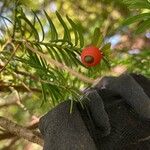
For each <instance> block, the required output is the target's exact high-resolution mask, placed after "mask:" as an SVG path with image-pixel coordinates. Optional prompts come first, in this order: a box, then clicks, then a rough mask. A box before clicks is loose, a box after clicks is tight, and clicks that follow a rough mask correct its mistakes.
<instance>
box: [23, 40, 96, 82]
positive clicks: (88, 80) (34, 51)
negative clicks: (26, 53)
mask: <svg viewBox="0 0 150 150" xmlns="http://www.w3.org/2000/svg"><path fill="white" fill-rule="evenodd" d="M25 46H26V47H27V48H28V49H29V50H31V51H32V52H33V53H36V54H38V55H39V56H40V57H41V58H43V59H45V60H46V61H47V63H48V64H53V65H54V66H56V67H58V68H60V69H63V70H66V71H68V72H69V73H70V74H72V75H73V76H75V77H77V78H79V79H80V80H81V81H84V82H86V83H90V84H93V82H94V79H91V78H88V77H86V76H84V75H83V74H81V73H79V72H76V71H75V70H73V69H71V68H69V67H68V66H66V65H64V64H62V63H60V62H58V61H56V60H54V59H52V58H50V57H48V56H47V55H46V54H43V53H41V52H39V51H38V50H37V49H35V48H33V47H31V46H30V45H29V44H28V43H27V42H25Z"/></svg>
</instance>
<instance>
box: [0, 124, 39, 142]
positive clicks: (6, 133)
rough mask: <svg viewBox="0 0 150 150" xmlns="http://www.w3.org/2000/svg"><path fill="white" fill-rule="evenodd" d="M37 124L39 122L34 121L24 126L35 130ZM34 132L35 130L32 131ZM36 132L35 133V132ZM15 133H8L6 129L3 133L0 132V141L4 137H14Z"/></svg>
mask: <svg viewBox="0 0 150 150" xmlns="http://www.w3.org/2000/svg"><path fill="white" fill-rule="evenodd" d="M38 124H39V122H36V123H34V124H32V125H30V126H27V127H25V128H27V129H29V130H35V129H37V128H38ZM34 133H35V132H34ZM36 134H37V133H36ZM38 135H39V133H38ZM15 136H16V135H14V134H12V133H10V132H8V131H5V130H4V131H3V133H1V134H0V141H1V140H5V139H10V138H13V137H15Z"/></svg>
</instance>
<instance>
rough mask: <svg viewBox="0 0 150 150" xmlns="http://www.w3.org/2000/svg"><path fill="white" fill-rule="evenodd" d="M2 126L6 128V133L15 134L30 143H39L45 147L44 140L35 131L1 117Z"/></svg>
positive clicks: (0, 124) (0, 123)
mask: <svg viewBox="0 0 150 150" xmlns="http://www.w3.org/2000/svg"><path fill="white" fill-rule="evenodd" d="M0 126H1V127H2V128H4V129H5V130H6V131H8V132H10V133H11V134H14V135H16V136H18V137H20V138H24V139H26V140H28V141H30V142H33V143H37V144H39V145H41V146H43V139H42V138H41V137H39V136H37V135H36V134H35V133H34V131H32V130H29V129H27V128H25V127H23V126H20V125H18V124H16V123H14V122H12V121H10V120H8V119H7V118H4V117H0Z"/></svg>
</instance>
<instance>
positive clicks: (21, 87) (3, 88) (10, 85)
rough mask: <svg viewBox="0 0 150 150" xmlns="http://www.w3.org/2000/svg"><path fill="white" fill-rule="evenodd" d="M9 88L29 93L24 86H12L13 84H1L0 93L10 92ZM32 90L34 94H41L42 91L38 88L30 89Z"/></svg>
mask: <svg viewBox="0 0 150 150" xmlns="http://www.w3.org/2000/svg"><path fill="white" fill-rule="evenodd" d="M9 87H13V88H14V89H16V90H17V91H21V92H29V91H28V90H27V88H25V87H24V86H22V85H12V84H5V83H3V84H0V91H10V89H9ZM30 90H31V91H32V92H38V93H41V92H42V91H41V90H40V89H37V88H30Z"/></svg>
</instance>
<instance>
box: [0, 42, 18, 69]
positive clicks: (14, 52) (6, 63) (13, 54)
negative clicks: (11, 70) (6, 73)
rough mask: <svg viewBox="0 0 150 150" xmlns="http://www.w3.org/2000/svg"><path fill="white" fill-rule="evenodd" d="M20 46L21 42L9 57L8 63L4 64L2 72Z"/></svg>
mask: <svg viewBox="0 0 150 150" xmlns="http://www.w3.org/2000/svg"><path fill="white" fill-rule="evenodd" d="M18 48H19V44H18V45H17V46H16V48H15V49H14V51H13V52H12V54H11V56H10V58H9V59H8V61H7V62H6V64H5V65H4V66H3V68H2V69H1V70H0V72H2V71H3V70H4V69H5V68H6V66H7V65H8V64H9V62H10V60H11V59H12V58H13V57H14V55H15V53H16V51H17V49H18Z"/></svg>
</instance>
